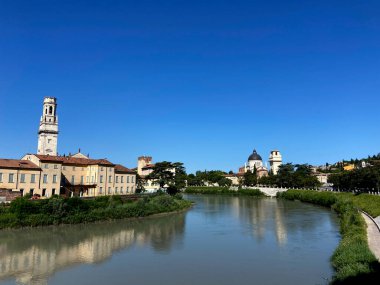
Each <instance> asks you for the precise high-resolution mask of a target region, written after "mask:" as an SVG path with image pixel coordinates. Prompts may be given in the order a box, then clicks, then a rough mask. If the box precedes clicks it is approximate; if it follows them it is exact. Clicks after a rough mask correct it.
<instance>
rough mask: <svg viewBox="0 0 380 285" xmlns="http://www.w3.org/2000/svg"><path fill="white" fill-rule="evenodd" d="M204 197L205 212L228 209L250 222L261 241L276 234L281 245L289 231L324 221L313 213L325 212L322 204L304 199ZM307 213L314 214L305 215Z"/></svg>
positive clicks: (211, 214)
mask: <svg viewBox="0 0 380 285" xmlns="http://www.w3.org/2000/svg"><path fill="white" fill-rule="evenodd" d="M191 199H193V200H195V201H197V200H198V199H199V197H196V196H191ZM201 200H202V203H204V207H205V210H203V211H202V213H203V215H205V216H206V217H208V218H211V219H215V220H216V219H218V218H220V216H221V215H226V213H227V215H231V216H233V217H235V219H236V220H237V221H238V222H239V223H241V224H243V225H246V226H249V228H250V235H252V237H253V238H254V239H255V240H257V241H258V242H260V241H262V240H264V239H265V238H267V237H268V235H273V234H274V235H275V237H276V241H277V244H278V246H280V247H281V246H285V245H286V243H287V239H288V235H289V234H292V233H296V232H298V231H306V230H308V229H314V228H315V227H317V226H318V225H320V221H321V220H320V219H316V218H315V216H316V215H315V216H314V215H313V214H314V213H315V214H317V215H321V211H320V208H319V207H318V206H314V205H313V206H312V207H310V206H309V205H307V204H304V203H301V202H294V203H289V201H283V200H277V199H269V198H268V199H256V198H250V197H224V196H212V195H210V196H203V197H202V198H201ZM306 208H307V211H306ZM305 213H308V215H309V216H310V218H308V217H305V215H304V214H305ZM326 215H328V212H327V213H326ZM327 221H328V219H327ZM242 229H246V227H242Z"/></svg>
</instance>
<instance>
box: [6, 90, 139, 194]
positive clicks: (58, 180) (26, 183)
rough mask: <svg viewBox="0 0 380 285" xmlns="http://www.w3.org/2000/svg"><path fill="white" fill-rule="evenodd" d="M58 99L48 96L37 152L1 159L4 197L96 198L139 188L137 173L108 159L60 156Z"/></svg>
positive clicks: (126, 192)
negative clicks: (56, 196) (18, 158)
mask: <svg viewBox="0 0 380 285" xmlns="http://www.w3.org/2000/svg"><path fill="white" fill-rule="evenodd" d="M57 145H58V117H57V100H56V98H53V97H46V98H45V99H44V103H43V113H42V116H41V119H40V126H39V131H38V148H37V154H26V155H25V156H24V157H23V158H22V159H21V160H16V159H0V196H1V197H3V200H4V197H12V192H13V193H14V192H16V193H17V192H18V193H19V194H20V195H21V196H22V195H24V194H25V193H30V194H31V195H34V194H39V195H40V196H42V197H51V196H52V195H65V196H83V197H96V196H104V195H127V194H133V193H135V191H136V173H135V172H134V171H133V170H131V169H129V168H127V167H125V166H123V165H120V164H114V163H112V162H110V161H108V160H107V159H92V158H89V157H88V156H86V155H84V154H82V153H81V152H80V150H79V152H78V153H77V154H74V155H69V156H65V155H63V156H60V155H57V154H58V152H57Z"/></svg>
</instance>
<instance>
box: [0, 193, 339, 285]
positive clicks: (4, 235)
mask: <svg viewBox="0 0 380 285" xmlns="http://www.w3.org/2000/svg"><path fill="white" fill-rule="evenodd" d="M190 198H191V199H192V200H195V201H196V205H195V206H194V208H193V209H191V210H190V211H189V212H187V213H183V214H174V215H169V216H165V217H160V218H149V219H146V220H138V221H134V222H131V221H128V222H127V221H118V222H112V223H99V224H90V225H79V226H62V227H49V228H41V229H30V230H16V231H4V232H0V245H1V246H0V252H1V255H0V270H1V271H0V274H1V276H2V278H3V280H4V278H8V281H7V282H5V283H6V284H14V283H13V282H14V281H15V280H17V281H18V282H20V283H22V284H43V282H48V284H91V285H97V284H136V285H137V284H144V285H145V284H166V285H170V284H173V285H174V284H181V285H190V284H207V285H210V284H218V285H224V284H252V280H255V282H257V284H316V283H318V284H323V283H325V282H324V280H323V278H329V277H330V276H331V274H332V270H331V267H330V265H329V257H330V256H331V254H332V252H333V250H334V248H335V247H336V245H337V243H338V239H339V235H338V226H337V221H336V217H335V215H331V213H330V212H329V211H328V210H326V209H325V208H319V207H315V206H312V205H308V204H303V203H300V202H291V201H281V200H276V199H254V198H249V197H217V196H190ZM185 222H186V223H185ZM16 257H18V270H16V266H15V258H16ZM25 257H28V258H29V265H28V266H26V265H25V266H24V263H23V260H22V258H25ZM3 264H5V267H4V268H2V266H4V265H3ZM273 272H276V274H273ZM295 272H297V274H295ZM237 281H238V282H237Z"/></svg>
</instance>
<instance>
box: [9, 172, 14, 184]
mask: <svg viewBox="0 0 380 285" xmlns="http://www.w3.org/2000/svg"><path fill="white" fill-rule="evenodd" d="M13 175H14V174H13V173H9V181H8V182H9V183H13Z"/></svg>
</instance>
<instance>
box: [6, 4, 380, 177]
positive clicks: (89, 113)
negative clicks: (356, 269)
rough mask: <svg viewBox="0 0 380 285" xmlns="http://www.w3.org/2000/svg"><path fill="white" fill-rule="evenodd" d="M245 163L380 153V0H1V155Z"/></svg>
mask: <svg viewBox="0 0 380 285" xmlns="http://www.w3.org/2000/svg"><path fill="white" fill-rule="evenodd" d="M44 96H55V97H57V98H58V104H59V105H58V115H59V120H60V125H59V127H60V135H59V141H58V144H59V147H58V150H59V152H60V153H61V154H63V153H66V154H67V153H69V152H75V151H76V150H77V149H78V148H79V147H80V148H81V149H82V150H83V152H84V153H90V156H91V157H97V158H103V157H106V158H108V159H110V160H111V161H113V162H117V163H123V164H125V165H126V166H128V167H134V166H136V160H137V156H140V155H151V156H153V158H154V161H162V160H169V161H182V162H184V163H185V166H186V167H187V169H188V171H189V172H193V171H195V170H198V169H202V170H203V169H222V170H226V171H228V170H230V169H232V170H234V171H236V170H237V168H238V167H239V166H241V165H242V164H243V163H244V162H245V161H246V159H247V157H248V156H249V154H250V153H251V152H252V150H253V148H256V149H257V151H258V153H259V154H261V155H262V157H263V158H264V159H267V157H268V155H269V152H270V150H271V149H279V150H280V151H281V152H282V154H283V157H284V161H286V162H294V163H306V162H308V163H311V164H324V163H325V162H335V161H337V160H340V159H342V158H351V157H353V158H355V157H359V158H360V157H363V156H367V155H368V154H376V153H378V152H380V147H379V146H380V115H379V105H380V2H379V1H377V0H369V1H347V0H346V1H331V0H330V1H325V0H321V1H273V0H269V1H241V0H234V1H223V0H218V1H198V0H192V1H180V0H176V1H172V0H166V1H158V0H156V1H144V0H139V1H126V0H125V1H79V0H76V1H17V0H12V1H6V0H2V1H0V134H1V139H0V157H3V158H19V157H21V156H22V155H23V154H24V153H34V152H36V149H37V129H38V123H39V117H40V115H41V112H42V100H43V97H44Z"/></svg>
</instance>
